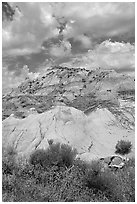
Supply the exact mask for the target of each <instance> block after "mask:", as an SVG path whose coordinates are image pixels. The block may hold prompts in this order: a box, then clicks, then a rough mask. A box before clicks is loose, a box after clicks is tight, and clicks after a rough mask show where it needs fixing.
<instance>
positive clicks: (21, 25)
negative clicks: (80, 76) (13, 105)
mask: <svg viewBox="0 0 137 204" xmlns="http://www.w3.org/2000/svg"><path fill="white" fill-rule="evenodd" d="M9 4H10V5H11V6H12V8H14V9H15V15H14V18H13V21H6V20H4V21H3V24H2V58H3V60H2V66H3V67H2V74H3V76H2V80H3V85H2V86H3V89H5V90H6V89H8V88H13V87H16V86H17V85H19V83H21V82H22V81H23V80H24V79H25V77H26V76H29V77H30V78H35V77H37V76H38V74H39V73H43V72H44V70H46V69H47V67H50V66H53V65H61V66H68V67H85V68H87V69H90V70H91V69H96V68H98V67H101V68H102V69H114V70H116V71H117V72H120V73H122V72H123V73H128V74H131V75H133V74H134V71H135V59H134V58H135V3H133V2H113V3H112V2H106V3H104V2H101V3H100V2H96V3H94V2H88V3H87V2H80V3H79V2H55V3H54V2H50V3H47V2H43V3H40V2H38V3H36V2H34V3H33V2H19V3H18V2H15V3H9ZM7 80H8V83H7Z"/></svg>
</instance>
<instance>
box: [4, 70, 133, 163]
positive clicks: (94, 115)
mask: <svg viewBox="0 0 137 204" xmlns="http://www.w3.org/2000/svg"><path fill="white" fill-rule="evenodd" d="M134 91H135V89H134V79H133V78H130V77H129V76H126V75H122V74H118V73H116V72H115V71H113V70H112V71H110V70H109V71H107V70H106V71H103V70H101V69H96V70H92V71H89V70H86V69H84V68H76V69H74V68H71V69H70V68H67V67H65V68H63V67H52V68H50V69H48V70H47V71H46V72H45V73H43V74H42V75H40V76H39V77H38V78H37V79H35V80H30V79H26V81H25V82H24V83H22V84H21V85H20V86H19V87H17V88H16V89H13V90H12V91H11V92H10V93H9V94H7V95H5V96H3V147H8V146H13V147H14V148H15V149H16V150H17V152H18V153H19V154H21V155H27V156H28V155H29V154H30V153H31V152H33V151H34V150H35V149H37V148H38V149H39V148H40V149H41V148H44V149H45V148H47V147H48V146H49V144H48V141H49V140H53V141H54V143H56V142H61V143H66V144H70V145H71V146H72V147H74V148H76V149H77V150H78V155H80V157H81V158H83V159H84V160H92V159H93V158H94V159H95V158H101V157H106V156H110V155H112V154H114V153H115V145H116V143H117V141H118V140H121V139H125V140H130V141H131V142H132V144H133V149H132V152H131V156H133V155H134V134H135V132H134V126H135V117H134V112H135V110H134V108H135V107H134V99H135V95H134ZM11 114H12V115H11ZM10 115H11V116H10Z"/></svg>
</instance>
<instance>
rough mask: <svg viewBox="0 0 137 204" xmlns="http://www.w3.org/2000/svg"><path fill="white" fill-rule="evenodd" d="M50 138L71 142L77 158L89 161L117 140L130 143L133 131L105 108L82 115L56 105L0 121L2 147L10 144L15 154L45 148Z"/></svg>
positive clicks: (112, 149)
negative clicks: (48, 109) (121, 123)
mask: <svg viewBox="0 0 137 204" xmlns="http://www.w3.org/2000/svg"><path fill="white" fill-rule="evenodd" d="M50 139H53V141H54V143H56V142H60V143H66V144H69V145H71V146H72V147H74V148H76V149H77V150H78V156H79V157H80V158H82V159H84V160H88V161H90V160H92V159H95V158H101V157H106V156H110V155H112V154H114V152H115V145H116V143H117V141H118V140H120V139H125V140H130V141H131V142H132V143H133V145H134V130H128V129H125V128H123V127H122V126H121V125H120V124H119V123H118V122H117V121H116V119H115V117H114V116H113V114H112V113H111V112H110V111H108V110H107V109H106V108H104V109H97V110H96V111H94V112H91V113H90V114H88V116H86V115H85V114H84V113H83V112H82V111H80V110H77V109H75V108H72V107H66V106H56V107H54V108H53V109H51V110H50V111H47V112H44V113H42V114H37V113H34V114H31V115H29V116H28V117H27V118H25V119H16V118H14V116H10V117H9V118H7V119H5V120H4V121H3V147H8V146H12V147H14V148H15V149H16V150H17V152H18V155H25V156H27V157H28V156H29V155H30V153H31V152H33V151H34V150H35V149H41V148H42V149H46V148H47V147H48V146H49V143H48V140H50ZM133 153H134V148H133V152H132V154H133Z"/></svg>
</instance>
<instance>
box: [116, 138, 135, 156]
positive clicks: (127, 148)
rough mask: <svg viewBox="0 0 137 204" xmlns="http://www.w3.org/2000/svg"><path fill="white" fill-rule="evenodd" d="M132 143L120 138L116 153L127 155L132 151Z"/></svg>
mask: <svg viewBox="0 0 137 204" xmlns="http://www.w3.org/2000/svg"><path fill="white" fill-rule="evenodd" d="M131 148H132V143H131V142H130V141H125V140H120V141H118V143H117V144H116V151H115V153H118V154H121V155H125V154H128V153H130V152H131Z"/></svg>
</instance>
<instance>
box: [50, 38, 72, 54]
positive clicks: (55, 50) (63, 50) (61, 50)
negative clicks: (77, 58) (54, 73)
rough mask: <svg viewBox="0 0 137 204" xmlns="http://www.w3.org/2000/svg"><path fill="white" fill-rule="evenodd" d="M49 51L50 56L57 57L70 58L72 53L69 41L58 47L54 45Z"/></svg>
mask: <svg viewBox="0 0 137 204" xmlns="http://www.w3.org/2000/svg"><path fill="white" fill-rule="evenodd" d="M49 50H50V51H49V52H50V54H51V55H52V56H55V57H64V56H66V55H67V56H68V55H69V54H70V53H71V44H70V42H68V41H62V42H61V43H60V44H57V45H54V44H52V46H51V47H50V48H49Z"/></svg>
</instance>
